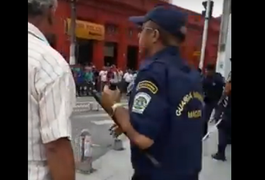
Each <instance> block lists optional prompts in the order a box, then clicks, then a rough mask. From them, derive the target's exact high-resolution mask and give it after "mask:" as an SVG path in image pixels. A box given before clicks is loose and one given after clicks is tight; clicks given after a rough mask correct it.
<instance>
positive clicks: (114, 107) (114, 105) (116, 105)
mask: <svg viewBox="0 0 265 180" xmlns="http://www.w3.org/2000/svg"><path fill="white" fill-rule="evenodd" d="M122 106H123V105H122V104H121V103H115V104H113V106H111V109H112V114H110V116H111V117H112V116H113V115H114V113H115V111H116V109H117V108H118V107H122Z"/></svg>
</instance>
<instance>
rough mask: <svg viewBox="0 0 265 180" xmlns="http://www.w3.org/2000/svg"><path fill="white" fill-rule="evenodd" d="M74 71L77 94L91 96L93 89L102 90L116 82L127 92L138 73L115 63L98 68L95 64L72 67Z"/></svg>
mask: <svg viewBox="0 0 265 180" xmlns="http://www.w3.org/2000/svg"><path fill="white" fill-rule="evenodd" d="M72 73H73V76H74V80H75V83H76V92H77V96H89V95H91V90H92V89H96V90H97V91H102V90H103V87H104V85H106V84H115V85H117V86H118V87H119V89H120V90H122V92H124V93H127V87H128V85H129V84H130V83H132V82H133V81H134V79H135V77H136V74H137V72H136V71H133V70H131V69H127V70H125V72H124V71H123V70H122V69H119V68H117V67H116V66H115V65H111V66H104V67H102V68H101V69H98V68H96V67H95V66H94V65H93V64H91V65H85V66H82V65H77V66H75V67H72Z"/></svg>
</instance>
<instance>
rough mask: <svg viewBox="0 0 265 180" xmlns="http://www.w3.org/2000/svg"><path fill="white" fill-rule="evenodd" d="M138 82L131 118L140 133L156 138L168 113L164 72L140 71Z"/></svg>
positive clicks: (131, 108)
mask: <svg viewBox="0 0 265 180" xmlns="http://www.w3.org/2000/svg"><path fill="white" fill-rule="evenodd" d="M136 83H137V84H135V88H136V89H135V93H134V96H133V97H132V98H133V99H132V104H131V107H130V110H131V111H130V113H131V114H130V118H131V121H132V124H133V125H134V127H135V129H136V130H137V131H138V132H139V133H140V134H142V135H145V136H147V137H149V138H150V139H153V140H155V139H156V137H157V135H158V134H159V132H160V130H161V128H163V126H164V124H165V120H166V119H167V118H166V117H167V113H168V111H167V109H168V104H167V96H166V89H165V84H164V83H165V79H164V74H163V72H161V71H158V72H157V73H154V72H153V71H150V70H149V71H148V70H147V71H144V72H139V74H138V76H137V82H136Z"/></svg>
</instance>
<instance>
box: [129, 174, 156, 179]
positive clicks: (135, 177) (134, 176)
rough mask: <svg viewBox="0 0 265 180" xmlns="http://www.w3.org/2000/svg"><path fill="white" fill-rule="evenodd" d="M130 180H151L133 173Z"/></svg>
mask: <svg viewBox="0 0 265 180" xmlns="http://www.w3.org/2000/svg"><path fill="white" fill-rule="evenodd" d="M132 180H151V178H148V177H146V176H140V175H137V174H135V173H134V174H133V176H132Z"/></svg>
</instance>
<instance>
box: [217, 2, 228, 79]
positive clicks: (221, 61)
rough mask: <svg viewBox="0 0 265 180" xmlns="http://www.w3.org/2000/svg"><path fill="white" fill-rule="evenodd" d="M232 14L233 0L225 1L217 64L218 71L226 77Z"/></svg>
mask: <svg viewBox="0 0 265 180" xmlns="http://www.w3.org/2000/svg"><path fill="white" fill-rule="evenodd" d="M230 14H231V0H224V2H223V12H222V19H221V25H220V34H219V44H218V54H217V62H216V63H217V66H216V71H217V72H219V73H221V74H222V75H223V76H225V72H224V69H225V67H224V66H225V61H226V49H227V48H226V46H227V45H226V44H227V40H228V32H229V22H230ZM230 28H231V27H230ZM227 60H228V59H227ZM229 63H230V62H229Z"/></svg>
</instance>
